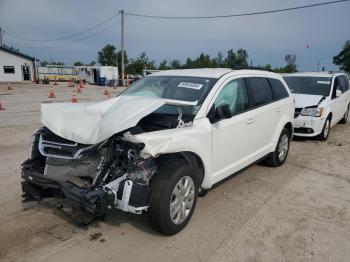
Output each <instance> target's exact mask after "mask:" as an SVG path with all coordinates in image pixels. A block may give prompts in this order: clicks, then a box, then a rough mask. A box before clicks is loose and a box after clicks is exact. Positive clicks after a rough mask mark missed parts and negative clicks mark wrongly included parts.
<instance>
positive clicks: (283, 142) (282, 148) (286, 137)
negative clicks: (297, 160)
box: [265, 128, 290, 167]
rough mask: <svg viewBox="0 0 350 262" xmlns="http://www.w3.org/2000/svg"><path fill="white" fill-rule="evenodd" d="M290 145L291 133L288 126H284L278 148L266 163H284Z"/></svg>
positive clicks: (279, 164) (272, 164) (274, 164)
mask: <svg viewBox="0 0 350 262" xmlns="http://www.w3.org/2000/svg"><path fill="white" fill-rule="evenodd" d="M289 145H290V133H289V130H288V129H287V128H283V130H282V132H281V135H280V137H279V139H278V143H277V146H276V149H275V151H274V152H273V153H271V155H270V156H269V157H268V158H267V159H266V160H265V163H266V164H267V165H269V166H274V167H278V166H281V165H283V163H284V162H285V161H286V159H287V156H288V153H289Z"/></svg>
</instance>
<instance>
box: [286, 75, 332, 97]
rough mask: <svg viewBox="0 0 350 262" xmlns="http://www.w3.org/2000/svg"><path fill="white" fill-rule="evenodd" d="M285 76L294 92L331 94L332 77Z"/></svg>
mask: <svg viewBox="0 0 350 262" xmlns="http://www.w3.org/2000/svg"><path fill="white" fill-rule="evenodd" d="M283 78H284V80H285V81H286V82H287V84H288V86H289V89H290V91H291V92H292V93H295V94H305V95H320V96H329V93H330V89H331V80H332V79H331V77H311V76H284V77H283Z"/></svg>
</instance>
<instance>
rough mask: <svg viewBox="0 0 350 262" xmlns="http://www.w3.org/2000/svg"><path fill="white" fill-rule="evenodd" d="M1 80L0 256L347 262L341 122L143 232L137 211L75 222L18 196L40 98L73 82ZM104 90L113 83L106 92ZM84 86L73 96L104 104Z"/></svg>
mask: <svg viewBox="0 0 350 262" xmlns="http://www.w3.org/2000/svg"><path fill="white" fill-rule="evenodd" d="M49 89H50V86H44V85H34V84H31V83H18V84H17V83H16V84H14V90H13V91H7V86H6V84H4V83H3V84H1V83H0V102H1V103H2V105H3V106H4V107H5V108H6V110H4V111H0V167H1V173H0V177H1V183H0V210H1V212H0V261H46V262H48V261H76V262H79V261H84V262H88V261H141V260H142V261H156V260H158V261H349V258H350V212H349V206H350V124H349V123H348V124H346V125H337V126H335V127H333V128H332V130H331V134H330V137H329V140H328V141H327V142H319V141H316V140H301V139H297V140H294V141H293V142H292V144H291V151H290V155H289V157H288V160H287V162H286V164H285V165H283V166H282V167H280V168H270V167H265V166H261V165H254V166H252V167H250V168H248V169H246V170H244V171H242V172H240V173H239V174H237V175H235V176H233V177H232V178H231V179H229V180H228V181H226V182H225V183H223V184H221V185H219V186H217V187H215V188H214V189H212V190H211V191H210V192H209V193H208V194H207V195H206V196H205V197H204V198H200V199H199V201H198V204H197V207H196V210H195V213H194V215H193V217H192V219H191V221H190V223H189V224H188V226H187V227H186V229H185V230H183V231H182V232H180V233H179V234H177V235H175V236H172V237H164V236H161V235H159V234H157V233H156V232H154V231H152V230H151V229H150V228H149V227H148V225H147V220H146V217H145V216H144V215H141V216H137V215H132V214H125V213H122V212H118V211H115V212H112V213H111V214H109V215H107V216H106V218H105V219H104V220H96V221H94V222H93V223H91V224H90V225H88V226H86V227H82V226H79V225H78V224H77V223H76V221H75V220H72V219H71V218H70V217H69V216H68V215H67V214H65V213H64V212H63V211H62V210H57V209H54V208H49V207H47V206H45V205H42V204H37V203H21V188H20V181H21V179H20V164H21V163H22V162H23V160H25V159H26V157H27V147H28V140H29V138H30V136H31V133H32V132H33V131H35V130H36V129H37V128H39V127H40V126H41V124H40V113H39V110H40V103H41V102H51V101H66V102H69V101H70V100H71V96H72V89H71V88H68V87H67V85H66V84H63V83H60V84H59V85H58V86H55V87H54V90H55V94H56V98H55V99H49V98H48V94H49ZM109 90H110V92H111V93H112V94H116V93H118V92H119V91H120V90H119V89H112V88H110V89H109ZM103 91H104V89H103V88H101V87H96V86H87V87H86V88H85V89H83V91H82V93H81V94H78V100H79V102H82V101H103V100H105V99H107V98H106V96H104V95H103Z"/></svg>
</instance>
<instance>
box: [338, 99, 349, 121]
mask: <svg viewBox="0 0 350 262" xmlns="http://www.w3.org/2000/svg"><path fill="white" fill-rule="evenodd" d="M349 111H350V104H349V105H348V107H347V108H346V111H345V114H344V117H343V118H342V119H341V120H340V122H339V123H340V124H346V122H347V121H348V118H349Z"/></svg>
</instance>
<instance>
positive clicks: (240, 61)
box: [236, 48, 249, 67]
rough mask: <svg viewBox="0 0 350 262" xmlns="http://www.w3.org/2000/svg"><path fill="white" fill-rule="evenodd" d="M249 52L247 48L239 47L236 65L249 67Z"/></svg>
mask: <svg viewBox="0 0 350 262" xmlns="http://www.w3.org/2000/svg"><path fill="white" fill-rule="evenodd" d="M248 57H249V56H248V52H247V50H245V49H242V48H240V49H238V50H237V57H236V59H237V60H236V66H242V67H247V66H248Z"/></svg>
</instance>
